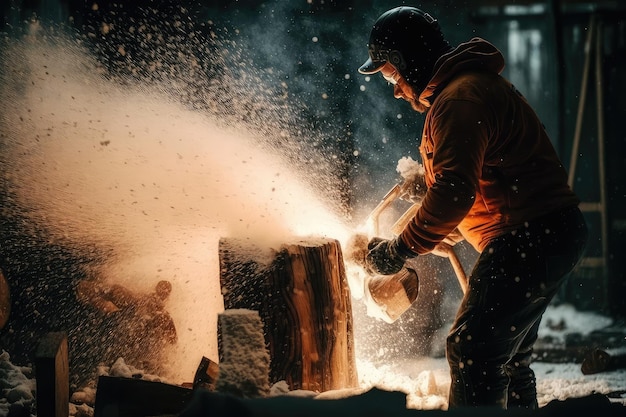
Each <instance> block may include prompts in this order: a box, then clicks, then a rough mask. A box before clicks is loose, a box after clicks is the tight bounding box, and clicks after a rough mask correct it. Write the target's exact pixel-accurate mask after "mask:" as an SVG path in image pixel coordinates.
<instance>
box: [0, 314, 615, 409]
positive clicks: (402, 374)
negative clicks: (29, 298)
mask: <svg viewBox="0 0 626 417" xmlns="http://www.w3.org/2000/svg"><path fill="white" fill-rule="evenodd" d="M555 323H559V324H561V325H560V326H555ZM563 324H564V325H563ZM612 324H613V320H611V319H610V318H607V317H605V316H602V315H599V314H596V313H589V312H580V311H576V310H575V309H574V308H573V307H571V306H569V305H561V306H558V307H556V306H555V307H550V308H549V309H548V311H547V312H546V314H545V317H544V320H543V322H542V328H541V330H540V336H541V337H545V336H550V337H552V338H554V339H556V340H559V339H564V338H565V337H566V335H567V334H570V333H574V332H575V333H579V334H582V335H585V334H589V333H591V332H592V331H594V330H600V329H603V328H606V327H607V326H611V325H612ZM555 329H560V330H555ZM357 366H358V372H359V379H360V383H361V387H360V389H359V390H353V391H350V390H348V391H341V392H334V393H333V392H325V393H322V394H319V395H318V397H319V398H326V399H328V398H338V397H342V396H346V395H350V393H351V392H352V393H354V394H358V393H361V392H362V391H363V389H367V388H370V387H378V388H381V389H385V390H393V391H401V392H405V393H406V394H407V407H408V408H413V409H423V410H434V409H446V408H447V406H448V400H447V396H448V389H449V387H450V377H449V375H448V367H447V363H446V361H445V359H444V358H428V357H418V358H412V359H403V360H395V361H394V362H391V363H387V364H382V365H381V364H374V363H372V362H369V361H367V360H362V359H359V360H357ZM533 369H534V370H535V373H536V375H537V391H538V400H539V405H540V406H544V405H546V404H547V403H549V402H550V401H552V400H564V399H567V398H574V397H583V396H587V395H590V394H593V393H602V394H609V393H613V394H615V393H617V397H616V398H611V400H612V401H613V402H618V403H621V404H624V405H625V406H626V369H619V370H614V371H611V372H603V373H598V374H593V375H583V374H582V372H581V370H580V364H579V363H558V364H557V363H547V362H536V363H535V364H534V365H533ZM97 371H98V372H97V375H110V376H120V377H129V378H130V377H136V376H137V375H142V376H141V377H142V378H143V379H147V380H152V381H154V380H160V378H159V377H158V376H155V375H147V374H144V373H143V372H142V371H141V370H137V369H135V368H133V367H132V366H129V365H127V364H126V363H125V362H124V360H123V359H121V358H120V359H118V360H117V361H116V362H115V363H114V364H112V365H111V366H110V367H104V366H103V367H101V368H99V369H98V370H97ZM164 382H167V381H164ZM277 385H278V384H277ZM272 392H278V393H283V392H284V390H273V391H272ZM0 393H1V395H0V417H7V416H9V414H11V415H24V414H20V413H17V414H15V413H16V412H17V411H19V410H30V411H31V413H34V412H35V411H34V407H33V406H34V401H35V379H34V375H33V370H32V368H31V367H30V366H24V365H19V364H13V363H12V362H11V359H10V353H8V352H6V351H0ZM293 394H294V395H303V394H302V393H293ZM311 394H312V393H311ZM95 395H96V389H95V381H94V382H93V383H92V384H90V386H87V387H84V388H83V389H82V390H81V391H78V392H75V393H73V395H72V402H73V403H72V404H71V405H70V415H71V416H77V417H80V416H89V415H93V404H94V403H95ZM31 415H35V414H31Z"/></svg>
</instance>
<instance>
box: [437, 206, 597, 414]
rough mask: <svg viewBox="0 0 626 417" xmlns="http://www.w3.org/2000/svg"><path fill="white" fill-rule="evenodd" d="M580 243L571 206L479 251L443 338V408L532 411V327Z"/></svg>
mask: <svg viewBox="0 0 626 417" xmlns="http://www.w3.org/2000/svg"><path fill="white" fill-rule="evenodd" d="M586 242H587V227H586V225H585V221H584V218H583V215H582V213H581V212H580V210H579V209H578V208H570V209H566V210H561V211H558V212H555V213H552V214H549V215H545V216H543V217H540V218H538V219H535V220H533V221H530V222H528V223H527V224H526V225H525V226H523V227H521V228H519V229H518V230H516V231H514V232H512V233H507V234H505V235H503V236H500V237H498V238H496V239H494V240H492V241H491V242H490V243H489V245H488V246H487V247H486V248H485V249H484V250H483V252H482V253H481V255H480V257H479V258H478V261H477V263H476V265H475V266H474V269H473V271H472V273H471V276H470V278H469V286H468V291H467V294H465V296H464V298H463V301H462V302H461V306H460V307H459V310H458V312H457V316H456V319H455V321H454V324H453V326H452V328H451V330H450V333H449V335H448V338H447V345H446V355H447V359H448V364H449V366H450V375H451V377H452V381H451V385H450V397H449V407H450V408H454V407H472V406H496V407H501V408H514V407H524V408H531V409H532V408H537V389H536V384H535V375H534V373H533V371H532V369H531V368H530V362H531V355H532V351H533V345H534V343H535V341H536V340H537V330H538V328H539V322H540V320H541V316H542V315H543V313H544V311H545V310H546V307H547V306H548V304H549V303H550V301H551V300H552V298H553V297H554V295H555V294H556V293H557V291H558V289H559V287H560V285H561V284H562V283H563V281H564V280H565V278H566V276H567V274H568V273H569V272H570V271H571V270H572V269H573V268H574V266H575V265H576V263H577V262H578V260H579V259H580V258H581V256H582V253H583V249H584V247H585V244H586Z"/></svg>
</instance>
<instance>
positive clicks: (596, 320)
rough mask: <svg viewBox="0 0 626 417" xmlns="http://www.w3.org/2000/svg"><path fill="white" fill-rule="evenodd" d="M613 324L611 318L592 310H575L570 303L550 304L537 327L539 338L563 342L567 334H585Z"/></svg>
mask: <svg viewBox="0 0 626 417" xmlns="http://www.w3.org/2000/svg"><path fill="white" fill-rule="evenodd" d="M611 324H613V319H611V318H610V317H606V316H603V315H601V314H597V313H593V312H580V311H577V310H576V309H575V308H574V306H572V305H571V304H561V305H558V306H552V307H551V308H549V309H548V310H546V312H545V314H544V315H543V320H542V321H541V325H540V327H539V338H541V339H550V340H552V341H554V342H564V341H565V338H566V336H567V335H568V334H573V333H576V334H579V335H581V336H587V335H588V334H590V333H591V332H593V331H594V330H598V329H603V328H605V327H608V326H610V325H611Z"/></svg>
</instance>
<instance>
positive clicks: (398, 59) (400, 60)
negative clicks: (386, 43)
mask: <svg viewBox="0 0 626 417" xmlns="http://www.w3.org/2000/svg"><path fill="white" fill-rule="evenodd" d="M389 62H390V63H391V65H393V66H394V67H395V68H396V69H398V70H404V69H406V62H405V61H404V57H403V56H402V53H401V52H400V51H398V50H393V51H389Z"/></svg>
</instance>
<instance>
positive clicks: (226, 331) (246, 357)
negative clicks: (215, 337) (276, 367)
mask: <svg viewBox="0 0 626 417" xmlns="http://www.w3.org/2000/svg"><path fill="white" fill-rule="evenodd" d="M218 329H219V331H218V333H219V334H220V344H219V357H220V363H219V372H218V377H217V382H216V383H215V390H216V391H219V392H224V393H230V394H233V395H235V396H237V397H244V398H255V397H267V396H268V395H269V393H270V383H269V364H270V357H269V354H268V352H267V349H266V348H265V338H264V335H263V323H262V322H261V318H260V317H259V313H258V312H256V311H254V310H247V309H234V310H226V311H225V312H223V313H221V314H220V315H219V320H218Z"/></svg>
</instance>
